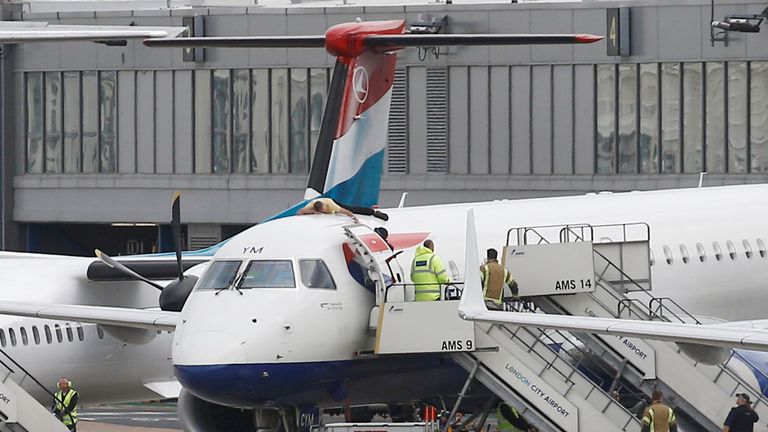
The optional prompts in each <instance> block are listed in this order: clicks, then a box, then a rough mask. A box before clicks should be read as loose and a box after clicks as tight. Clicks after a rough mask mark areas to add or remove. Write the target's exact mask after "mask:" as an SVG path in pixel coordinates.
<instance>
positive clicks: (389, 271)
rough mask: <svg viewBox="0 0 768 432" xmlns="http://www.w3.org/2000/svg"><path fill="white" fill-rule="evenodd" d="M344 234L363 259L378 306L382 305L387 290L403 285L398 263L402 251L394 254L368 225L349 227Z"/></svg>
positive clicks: (401, 272)
mask: <svg viewBox="0 0 768 432" xmlns="http://www.w3.org/2000/svg"><path fill="white" fill-rule="evenodd" d="M344 232H345V234H346V235H347V237H348V238H349V245H350V246H351V247H352V249H353V250H354V251H355V252H356V254H357V256H358V257H359V258H360V259H362V264H363V266H365V270H367V273H368V277H369V278H370V279H371V280H372V281H373V284H374V292H375V293H376V304H377V305H379V304H382V303H383V302H384V301H385V299H386V296H387V290H388V289H389V288H390V287H391V286H393V285H395V284H402V283H403V275H404V273H403V268H402V266H401V265H400V263H399V262H398V261H397V256H398V255H400V253H402V251H399V252H394V251H393V250H392V249H390V248H389V245H388V244H387V242H386V241H384V239H382V238H381V237H380V236H379V235H378V234H377V233H376V232H375V231H373V230H372V229H371V228H370V227H368V226H366V225H359V224H358V225H348V226H345V227H344Z"/></svg>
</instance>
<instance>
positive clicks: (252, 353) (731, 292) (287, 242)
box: [173, 185, 768, 406]
mask: <svg viewBox="0 0 768 432" xmlns="http://www.w3.org/2000/svg"><path fill="white" fill-rule="evenodd" d="M470 208H472V209H474V211H475V216H476V221H477V232H478V248H479V251H485V249H486V248H490V247H494V248H496V249H498V250H501V248H502V247H503V246H504V244H505V242H506V236H507V231H508V230H509V229H511V228H515V227H533V226H542V225H565V224H580V223H588V224H593V225H600V224H623V223H630V222H644V223H647V224H648V225H649V226H650V246H651V250H652V254H653V256H654V258H655V263H654V265H653V266H652V277H653V293H654V295H655V296H657V297H671V298H673V299H675V300H676V301H677V302H678V303H679V304H681V305H682V306H683V307H684V308H686V309H687V310H688V311H689V312H690V313H692V314H695V315H706V316H712V317H718V318H721V319H726V320H748V319H759V318H763V317H764V316H765V312H764V308H763V302H762V301H761V300H762V292H761V291H762V287H763V285H764V283H765V282H764V281H765V280H767V279H768V255H766V251H765V250H764V240H765V239H763V238H762V237H761V236H762V235H763V234H762V233H763V232H764V231H763V224H764V222H763V220H764V219H763V215H765V214H768V185H756V186H738V187H722V188H705V189H685V190H670V191H658V192H631V193H624V194H589V195H586V196H576V197H565V198H546V199H529V200H517V201H494V202H486V203H472V204H453V205H439V206H424V207H410V208H398V209H389V210H384V211H385V212H386V213H388V214H389V217H390V218H389V221H387V222H382V221H380V220H378V219H374V218H368V217H362V218H361V221H362V222H363V223H364V224H368V225H369V226H370V227H371V228H373V227H376V226H385V227H386V228H387V230H388V231H389V233H390V235H393V234H404V233H414V232H426V233H429V235H428V237H429V238H430V239H432V240H433V241H434V242H435V245H436V253H437V254H438V255H439V256H440V257H441V258H442V261H443V263H445V264H446V266H448V264H449V263H450V262H451V261H452V262H453V263H455V265H456V267H457V268H458V272H459V279H463V275H464V274H465V263H464V257H465V250H464V249H465V245H464V242H465V231H466V215H467V211H468V210H469V209H470ZM349 223H350V220H349V219H348V218H346V217H343V216H340V215H332V216H328V215H315V216H297V217H288V218H284V219H279V220H274V221H270V222H268V223H264V224H261V225H258V226H256V227H253V228H251V229H249V230H247V231H245V232H243V233H241V234H239V235H238V236H235V237H234V238H232V239H231V240H230V241H229V242H227V244H226V245H224V246H223V247H222V248H221V249H220V251H219V252H218V253H217V254H216V256H215V257H214V260H228V261H235V262H238V263H240V264H238V266H239V270H238V272H239V273H243V272H245V271H246V268H247V266H248V265H249V263H251V262H252V261H263V260H288V261H290V262H291V263H292V266H293V272H294V273H295V284H294V285H292V286H290V287H282V288H275V287H261V288H249V289H242V290H240V291H237V290H234V289H231V287H228V288H227V289H224V290H223V291H221V292H220V293H218V294H217V293H216V292H215V290H201V289H197V288H196V289H195V291H194V292H193V293H192V295H191V296H190V298H189V300H188V302H187V304H186V306H185V308H184V310H183V311H182V315H181V319H180V324H179V325H178V326H177V329H176V334H175V337H174V347H173V359H174V365H175V368H176V373H177V376H178V377H179V380H180V381H181V382H182V384H184V385H185V387H187V388H188V389H189V390H190V391H192V392H193V393H195V394H197V395H198V396H200V397H203V398H204V399H208V400H210V401H213V402H217V403H223V404H228V405H235V406H255V405H258V404H259V403H263V402H265V401H273V400H279V399H281V398H282V399H283V400H288V401H294V402H301V401H307V400H312V401H313V402H318V401H317V400H316V399H315V400H313V399H309V398H310V397H315V398H316V397H318V395H319V394H321V393H323V392H325V393H327V396H329V397H330V395H331V393H333V390H332V389H333V388H336V387H337V386H340V385H341V382H342V381H343V382H345V383H346V384H345V385H347V386H354V383H355V382H356V381H355V380H356V377H357V378H359V376H360V375H364V376H366V377H370V374H377V373H378V374H380V375H381V376H382V377H383V382H387V381H389V382H390V383H391V382H398V381H397V378H396V376H398V375H397V373H401V372H402V373H403V374H406V373H407V372H413V371H414V370H431V369H434V367H435V366H434V365H429V364H423V363H420V361H416V360H410V361H405V362H401V363H398V360H397V359H396V357H387V358H384V359H378V360H369V359H366V358H365V357H361V356H359V355H358V353H359V352H365V351H367V350H371V349H372V346H373V339H372V337H370V336H369V335H368V334H367V332H366V330H367V328H368V322H369V314H370V311H371V307H372V306H373V303H374V297H373V295H372V293H371V292H370V291H368V290H366V289H365V288H364V287H363V286H362V285H361V284H360V283H358V282H356V281H355V280H354V279H353V277H352V276H351V275H350V271H349V270H348V268H347V263H346V261H345V256H344V253H343V250H342V248H343V244H344V243H345V242H347V238H346V237H345V236H344V232H343V228H342V226H343V225H345V224H349ZM614 240H616V239H614ZM745 241H746V242H747V243H745ZM714 243H716V244H717V245H718V246H719V248H720V249H721V253H720V258H719V259H718V258H716V252H715V249H714ZM698 244H700V245H701V247H702V248H703V249H702V253H701V254H700V252H699V247H698V246H697V245H698ZM731 244H732V245H733V248H734V251H733V253H732V254H729V249H728V248H729V247H730V245H731ZM681 245H683V246H684V247H685V249H687V253H688V255H689V256H688V259H687V263H684V262H683V260H682V258H681ZM745 245H746V246H747V247H749V248H751V252H752V253H751V254H750V257H748V256H747V255H748V254H747V252H746V250H745ZM759 245H763V246H759ZM665 246H666V247H667V248H669V251H670V253H671V256H670V259H669V262H670V263H669V264H668V263H667V256H666V254H665V252H664V248H665ZM761 248H762V249H763V250H762V252H761ZM414 249H415V248H414V247H410V248H408V249H406V250H405V251H404V253H403V254H402V255H400V256H399V257H398V260H399V262H400V264H401V265H402V267H403V269H404V270H405V274H406V278H407V274H408V269H409V268H410V262H411V260H412V258H413V254H414ZM700 255H701V258H702V259H700ZM731 255H733V258H732V257H731ZM480 256H482V255H480ZM318 258H319V259H322V260H324V262H325V263H326V265H327V267H328V268H329V270H330V273H331V274H332V277H333V279H334V281H335V285H336V289H317V288H311V287H309V286H308V284H306V283H304V282H302V278H307V277H308V276H307V275H305V274H303V273H302V272H300V271H299V267H300V261H301V260H302V259H318ZM476 264H477V263H471V265H476ZM553 265H556V263H553ZM724 299H726V300H727V301H723V300H724ZM329 305H330V306H329ZM410 366H412V367H413V369H412V370H411V369H409V367H410ZM393 377H395V378H393ZM337 382H338V383H337ZM425 382H429V381H428V380H427V381H425ZM360 387H363V386H360ZM312 389H315V390H316V392H315V393H312V394H311V395H309V394H308V393H310V392H311V390H312ZM369 390H370V388H369ZM361 391H365V390H364V389H363V390H361ZM292 395H293V396H295V397H293V398H292V397H291V396H292ZM297 395H300V396H297Z"/></svg>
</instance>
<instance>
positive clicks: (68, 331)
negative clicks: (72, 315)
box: [64, 323, 75, 342]
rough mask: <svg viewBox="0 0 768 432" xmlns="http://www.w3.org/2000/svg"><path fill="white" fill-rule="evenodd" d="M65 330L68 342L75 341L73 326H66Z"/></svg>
mask: <svg viewBox="0 0 768 432" xmlns="http://www.w3.org/2000/svg"><path fill="white" fill-rule="evenodd" d="M64 329H65V330H66V331H67V340H68V341H70V342H72V341H73V340H75V338H74V336H73V335H72V326H70V325H69V323H67V324H64Z"/></svg>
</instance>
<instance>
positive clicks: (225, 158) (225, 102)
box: [211, 69, 232, 174]
mask: <svg viewBox="0 0 768 432" xmlns="http://www.w3.org/2000/svg"><path fill="white" fill-rule="evenodd" d="M230 92H231V89H230V79H229V70H228V69H218V70H215V71H213V90H212V96H211V103H212V104H213V107H212V111H211V113H212V118H211V125H212V128H213V135H212V137H211V145H212V146H213V149H212V151H213V172H214V174H223V173H228V172H229V149H230V143H231V139H232V132H231V128H230V126H231V122H230V108H231V103H230Z"/></svg>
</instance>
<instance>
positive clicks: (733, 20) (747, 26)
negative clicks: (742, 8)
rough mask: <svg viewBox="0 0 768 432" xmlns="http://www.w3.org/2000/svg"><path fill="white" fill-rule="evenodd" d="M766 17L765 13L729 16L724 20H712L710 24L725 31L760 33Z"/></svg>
mask: <svg viewBox="0 0 768 432" xmlns="http://www.w3.org/2000/svg"><path fill="white" fill-rule="evenodd" d="M764 18H765V17H764V16H763V15H739V16H727V17H725V19H724V20H723V21H712V22H711V23H710V25H711V26H712V27H713V28H719V29H721V30H725V31H731V32H741V33H758V32H759V31H760V24H762V22H763V19H764Z"/></svg>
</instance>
